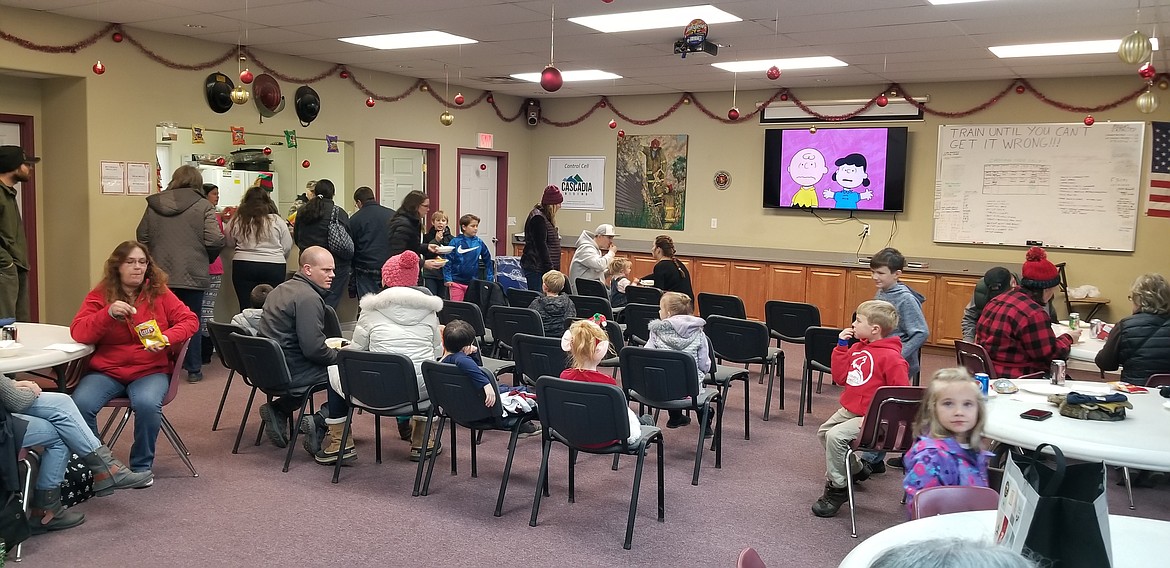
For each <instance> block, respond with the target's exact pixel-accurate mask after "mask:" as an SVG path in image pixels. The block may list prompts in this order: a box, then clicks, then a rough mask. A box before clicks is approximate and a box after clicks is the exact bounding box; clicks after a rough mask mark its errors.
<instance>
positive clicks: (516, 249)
mask: <svg viewBox="0 0 1170 568" xmlns="http://www.w3.org/2000/svg"><path fill="white" fill-rule="evenodd" d="M522 254H524V243H512V255H513V256H520V255H522Z"/></svg>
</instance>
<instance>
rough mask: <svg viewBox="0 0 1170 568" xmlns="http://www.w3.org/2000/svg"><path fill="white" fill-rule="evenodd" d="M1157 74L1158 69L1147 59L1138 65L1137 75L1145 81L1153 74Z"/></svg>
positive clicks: (1152, 76)
mask: <svg viewBox="0 0 1170 568" xmlns="http://www.w3.org/2000/svg"><path fill="white" fill-rule="evenodd" d="M1157 74H1158V70H1157V69H1154V65H1153V64H1152V63H1150V62H1149V61H1147V62H1145V63H1143V64H1142V66H1141V67H1138V75H1139V76H1140V77H1141V78H1142V79H1145V80H1147V81H1149V80H1151V79H1153V78H1154V75H1157Z"/></svg>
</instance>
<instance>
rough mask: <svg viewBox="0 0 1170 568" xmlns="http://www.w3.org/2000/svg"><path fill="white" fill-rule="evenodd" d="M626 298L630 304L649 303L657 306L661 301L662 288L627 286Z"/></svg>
mask: <svg viewBox="0 0 1170 568" xmlns="http://www.w3.org/2000/svg"><path fill="white" fill-rule="evenodd" d="M626 298H627V299H628V300H629V301H630V303H631V304H650V305H653V306H654V307H658V302H660V301H662V290H659V289H658V288H654V287H653V286H627V287H626Z"/></svg>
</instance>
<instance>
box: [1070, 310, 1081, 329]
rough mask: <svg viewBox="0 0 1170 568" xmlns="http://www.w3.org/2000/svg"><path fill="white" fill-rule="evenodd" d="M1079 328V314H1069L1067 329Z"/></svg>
mask: <svg viewBox="0 0 1170 568" xmlns="http://www.w3.org/2000/svg"><path fill="white" fill-rule="evenodd" d="M1080 326H1081V314H1078V313H1076V312H1072V313H1070V314H1069V315H1068V327H1069V329H1077V328H1078V327H1080Z"/></svg>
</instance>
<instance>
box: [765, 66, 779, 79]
mask: <svg viewBox="0 0 1170 568" xmlns="http://www.w3.org/2000/svg"><path fill="white" fill-rule="evenodd" d="M768 78H769V79H771V80H773V81H775V80H776V79H779V78H780V68H779V67H777V66H775V65H773V66H771V67H769V68H768Z"/></svg>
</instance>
